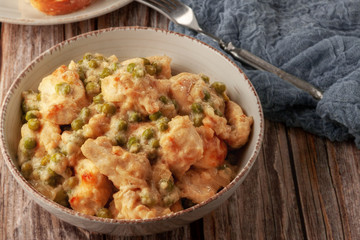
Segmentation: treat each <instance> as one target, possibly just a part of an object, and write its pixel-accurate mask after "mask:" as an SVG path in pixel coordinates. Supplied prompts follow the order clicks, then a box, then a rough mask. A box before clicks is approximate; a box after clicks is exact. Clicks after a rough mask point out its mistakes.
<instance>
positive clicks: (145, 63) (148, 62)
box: [142, 58, 151, 65]
mask: <svg viewBox="0 0 360 240" xmlns="http://www.w3.org/2000/svg"><path fill="white" fill-rule="evenodd" d="M142 60H143V61H144V65H150V64H151V63H150V60H149V59H147V58H142Z"/></svg>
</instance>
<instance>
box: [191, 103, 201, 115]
mask: <svg viewBox="0 0 360 240" xmlns="http://www.w3.org/2000/svg"><path fill="white" fill-rule="evenodd" d="M191 110H192V111H193V112H194V113H202V112H204V109H203V108H202V106H201V104H200V103H193V104H191Z"/></svg>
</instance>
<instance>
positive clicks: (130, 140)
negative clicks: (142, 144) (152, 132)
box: [127, 136, 139, 148]
mask: <svg viewBox="0 0 360 240" xmlns="http://www.w3.org/2000/svg"><path fill="white" fill-rule="evenodd" d="M135 143H139V140H138V139H137V138H136V137H135V136H132V137H130V138H129V140H128V143H127V147H128V148H130V146H131V145H133V144H135Z"/></svg>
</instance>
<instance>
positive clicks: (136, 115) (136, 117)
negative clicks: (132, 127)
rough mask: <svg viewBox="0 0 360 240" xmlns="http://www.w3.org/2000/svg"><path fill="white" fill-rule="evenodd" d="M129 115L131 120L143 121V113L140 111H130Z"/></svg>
mask: <svg viewBox="0 0 360 240" xmlns="http://www.w3.org/2000/svg"><path fill="white" fill-rule="evenodd" d="M128 116H129V122H140V121H141V115H140V113H138V112H133V111H131V112H129V113H128Z"/></svg>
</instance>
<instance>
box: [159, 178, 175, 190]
mask: <svg viewBox="0 0 360 240" xmlns="http://www.w3.org/2000/svg"><path fill="white" fill-rule="evenodd" d="M159 187H160V188H161V189H163V190H166V191H168V192H171V191H172V190H174V182H173V180H171V179H160V181H159Z"/></svg>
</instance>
